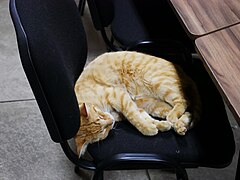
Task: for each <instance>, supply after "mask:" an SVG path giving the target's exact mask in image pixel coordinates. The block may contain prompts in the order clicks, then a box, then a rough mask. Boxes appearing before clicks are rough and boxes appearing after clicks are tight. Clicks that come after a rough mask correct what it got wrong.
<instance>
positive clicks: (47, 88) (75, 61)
mask: <svg viewBox="0 0 240 180" xmlns="http://www.w3.org/2000/svg"><path fill="white" fill-rule="evenodd" d="M10 12H11V17H12V20H13V23H14V27H15V31H16V35H17V42H18V48H19V53H20V57H21V62H22V65H23V68H24V71H25V73H26V76H27V78H28V81H29V83H30V86H31V88H32V91H33V93H34V95H35V97H36V101H37V103H38V105H39V108H40V110H41V113H42V116H43V119H44V121H45V123H46V125H47V128H48V131H49V134H50V136H51V138H52V140H53V141H54V142H57V143H60V144H61V147H62V149H63V151H64V153H65V154H66V156H67V157H68V158H69V160H71V161H72V162H73V163H74V164H75V165H76V167H77V168H76V169H75V170H77V169H78V168H84V169H88V170H92V171H94V176H93V179H103V172H104V171H107V170H123V169H125V170H130V169H160V168H172V169H173V170H175V171H176V175H177V179H188V177H187V174H186V171H185V168H197V167H199V166H204V167H212V168H223V167H226V166H228V165H229V164H230V163H231V161H232V158H233V154H234V150H235V149H234V148H235V144H234V138H233V134H232V130H231V127H230V124H229V122H228V119H227V115H226V113H225V109H224V104H223V102H222V98H221V96H220V95H219V93H218V91H217V90H216V88H215V86H214V85H213V83H212V81H211V80H210V78H209V77H208V75H207V73H206V72H205V70H204V68H203V66H202V65H201V64H200V63H199V64H198V62H194V63H191V61H189V62H185V61H180V62H181V63H182V64H181V65H182V66H183V67H184V66H185V65H186V66H187V69H188V71H187V73H188V74H189V75H190V76H191V77H192V78H193V79H194V81H195V82H196V84H197V86H198V88H199V91H200V95H201V99H202V104H203V114H202V118H201V122H200V123H199V124H198V126H197V127H195V128H194V129H192V130H190V131H189V132H188V133H187V134H186V135H185V136H179V135H177V134H176V133H175V132H173V131H168V132H164V133H159V134H158V135H156V136H154V137H146V136H143V135H142V134H141V133H139V132H138V131H137V130H136V129H135V128H134V127H132V126H131V125H130V124H129V123H128V122H127V121H124V122H120V123H118V124H117V126H116V128H117V130H112V131H111V132H110V134H109V136H108V137H107V138H106V139H105V140H103V141H100V142H98V143H94V144H91V145H89V146H88V152H89V154H90V155H91V156H92V159H93V160H88V159H84V158H81V159H79V158H78V156H77V155H76V154H75V152H74V150H72V149H71V148H70V146H69V143H68V140H69V139H72V138H73V137H74V136H75V134H76V133H77V131H78V129H79V126H80V122H79V108H78V104H77V100H76V96H75V93H74V84H75V81H76V79H77V78H78V76H79V74H80V73H81V72H82V70H83V67H84V64H85V61H86V56H87V44H86V37H85V32H84V28H83V25H82V23H81V18H80V14H79V13H78V8H77V6H76V4H75V2H74V1H73V0H31V1H29V0H10ZM141 46H142V45H141ZM141 46H139V47H141ZM139 47H138V48H137V49H134V48H132V50H139V51H145V50H147V51H148V50H149V48H150V47H148V48H146V47H145V48H144V47H142V49H139ZM156 51H157V49H156ZM179 53H180V52H179ZM190 66H191V68H189V67H190ZM199 74H201V76H200V77H199Z"/></svg>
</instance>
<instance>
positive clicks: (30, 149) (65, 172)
mask: <svg viewBox="0 0 240 180" xmlns="http://www.w3.org/2000/svg"><path fill="white" fill-rule="evenodd" d="M0 117H1V121H0V179H2V178H3V179H6V180H10V179H13V180H15V179H21V180H25V179H29V180H30V179H39V180H40V179H79V177H78V176H77V175H76V174H75V173H74V172H73V167H74V166H73V164H72V163H71V162H70V161H69V160H68V159H67V158H66V157H65V155H64V154H63V152H62V150H61V148H60V146H59V145H58V144H55V143H53V142H52V141H51V140H50V136H49V134H48V132H47V129H46V126H45V124H44V122H43V119H42V116H41V115H40V112H39V110H38V107H37V104H36V102H35V101H31V102H21V103H16V102H15V103H3V104H0Z"/></svg>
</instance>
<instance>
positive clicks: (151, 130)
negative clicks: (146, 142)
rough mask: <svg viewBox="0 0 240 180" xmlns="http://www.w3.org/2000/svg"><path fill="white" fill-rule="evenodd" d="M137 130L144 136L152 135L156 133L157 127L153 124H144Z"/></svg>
mask: <svg viewBox="0 0 240 180" xmlns="http://www.w3.org/2000/svg"><path fill="white" fill-rule="evenodd" d="M138 130H139V131H140V132H141V133H142V134H143V135H145V136H154V135H156V134H157V133H158V128H157V127H156V125H155V124H146V125H144V127H142V128H139V129H138Z"/></svg>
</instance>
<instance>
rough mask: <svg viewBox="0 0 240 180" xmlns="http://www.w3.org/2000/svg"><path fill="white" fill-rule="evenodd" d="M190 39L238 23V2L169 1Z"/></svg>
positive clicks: (215, 0)
mask: <svg viewBox="0 0 240 180" xmlns="http://www.w3.org/2000/svg"><path fill="white" fill-rule="evenodd" d="M169 1H170V2H171V3H170V4H172V6H173V8H174V10H176V13H177V14H178V16H179V18H180V19H181V21H182V22H183V24H184V26H185V27H186V29H187V31H188V32H189V36H190V38H191V39H196V38H197V37H199V36H202V35H205V34H208V33H210V32H213V31H216V30H219V29H222V28H225V27H229V26H231V25H234V24H237V23H240V0H169Z"/></svg>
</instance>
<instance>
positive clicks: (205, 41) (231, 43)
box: [195, 24, 240, 125]
mask: <svg viewBox="0 0 240 180" xmlns="http://www.w3.org/2000/svg"><path fill="white" fill-rule="evenodd" d="M195 43H196V47H197V51H198V53H199V55H200V56H201V57H202V59H203V62H204V64H205V67H206V69H207V70H208V71H209V73H210V75H211V77H212V79H213V81H214V82H215V84H216V86H217V87H218V89H219V91H220V92H221V94H222V96H223V98H224V99H225V101H226V103H227V104H228V107H229V108H230V110H231V111H232V113H233V115H234V116H235V119H236V121H237V122H238V124H239V125H240V24H239V25H234V26H232V27H229V28H226V29H223V30H221V31H217V32H214V33H211V34H208V35H206V36H203V37H200V38H198V39H197V40H196V41H195Z"/></svg>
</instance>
